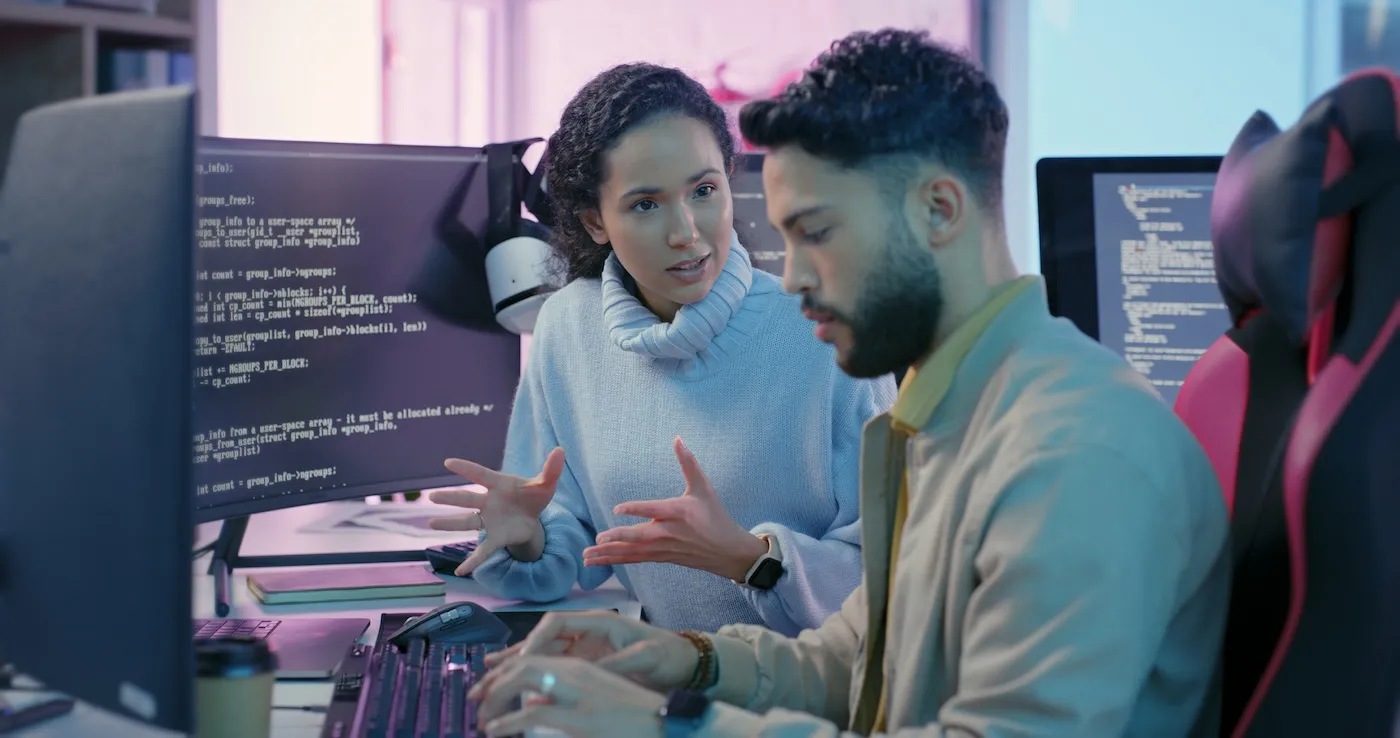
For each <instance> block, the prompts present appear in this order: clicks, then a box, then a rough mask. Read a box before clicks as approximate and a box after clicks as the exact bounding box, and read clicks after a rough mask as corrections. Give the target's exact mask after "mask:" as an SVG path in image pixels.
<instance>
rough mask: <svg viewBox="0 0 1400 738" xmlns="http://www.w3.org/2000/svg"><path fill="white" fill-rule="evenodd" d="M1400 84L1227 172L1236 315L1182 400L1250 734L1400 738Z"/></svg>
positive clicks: (1230, 296) (1247, 147) (1303, 123)
mask: <svg viewBox="0 0 1400 738" xmlns="http://www.w3.org/2000/svg"><path fill="white" fill-rule="evenodd" d="M1398 185H1400V77H1397V76H1396V75H1395V74H1394V73H1393V72H1390V71H1388V70H1382V69H1372V70H1363V71H1359V72H1356V73H1354V74H1352V75H1350V76H1349V77H1347V78H1346V79H1345V80H1344V81H1343V82H1342V83H1341V84H1339V85H1338V86H1337V87H1335V88H1333V89H1332V90H1330V91H1329V92H1328V93H1326V94H1325V95H1323V96H1322V97H1321V98H1319V99H1318V100H1317V101H1315V102H1314V103H1313V104H1312V105H1311V106H1310V107H1309V108H1308V110H1307V111H1306V112H1305V113H1304V114H1303V116H1302V118H1301V119H1300V120H1299V121H1298V122H1297V123H1296V124H1295V125H1294V126H1292V127H1291V128H1289V129H1287V130H1284V131H1279V130H1278V129H1277V126H1274V125H1273V124H1272V121H1270V120H1268V117H1267V116H1265V115H1263V114H1262V113H1260V114H1256V115H1255V116H1254V117H1253V118H1252V119H1251V120H1250V121H1249V123H1247V124H1246V125H1245V127H1244V129H1243V130H1242V131H1241V132H1240V134H1239V136H1238V137H1237V139H1236V141H1235V144H1234V145H1233V146H1232V147H1231V149H1230V152H1229V154H1228V155H1227V156H1226V157H1225V160H1224V161H1223V162H1222V164H1221V168H1220V172H1219V175H1218V179H1217V183H1216V191H1215V200H1214V205H1213V208H1212V218H1211V220H1212V238H1213V240H1214V242H1215V256H1216V274H1217V279H1218V281H1219V283H1220V288H1221V293H1222V296H1223V297H1224V298H1225V301H1226V304H1227V305H1228V306H1229V308H1230V311H1231V316H1232V318H1234V319H1235V321H1236V325H1235V327H1234V328H1233V329H1232V330H1231V331H1229V332H1228V333H1227V334H1226V335H1225V336H1223V337H1222V338H1221V339H1220V340H1219V341H1218V342H1217V343H1216V344H1215V345H1214V346H1212V347H1211V349H1210V350H1209V351H1208V352H1207V353H1206V355H1205V356H1203V357H1202V358H1201V360H1200V362H1199V363H1198V364H1197V365H1196V367H1194V368H1193V370H1192V372H1191V374H1190V375H1189V376H1188V378H1187V380H1186V383H1185V385H1184V386H1183V387H1182V391H1181V394H1180V395H1179V396H1178V400H1177V404H1176V409H1177V412H1178V413H1179V414H1180V415H1181V417H1182V418H1183V419H1184V420H1185V421H1186V423H1187V424H1188V425H1189V426H1190V427H1191V428H1192V430H1193V431H1194V432H1195V433H1196V435H1197V437H1198V438H1199V439H1200V440H1201V442H1202V444H1203V445H1205V446H1206V448H1207V452H1208V453H1209V454H1210V456H1211V459H1212V462H1213V463H1215V465H1216V470H1217V472H1218V473H1219V474H1220V475H1221V483H1222V487H1223V488H1224V490H1225V494H1226V499H1227V504H1228V505H1229V506H1230V509H1231V526H1232V536H1233V538H1234V543H1233V546H1234V552H1235V555H1236V560H1235V583H1234V590H1233V593H1232V602H1231V613H1230V621H1229V625H1228V626H1227V631H1226V638H1225V647H1224V654H1223V659H1224V660H1223V669H1224V674H1223V676H1224V719H1223V722H1222V730H1221V734H1222V735H1224V736H1230V737H1231V738H1263V737H1264V736H1279V735H1345V736H1348V737H1349V738H1350V737H1353V736H1355V737H1357V738H1363V737H1368V736H1378V737H1379V736H1386V737H1387V738H1389V737H1390V736H1392V735H1393V734H1394V731H1395V729H1396V727H1397V724H1396V721H1397V713H1396V711H1397V705H1400V432H1397V431H1400V421H1397V418H1400V186H1398Z"/></svg>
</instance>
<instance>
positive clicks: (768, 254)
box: [729, 153, 786, 279]
mask: <svg viewBox="0 0 1400 738" xmlns="http://www.w3.org/2000/svg"><path fill="white" fill-rule="evenodd" d="M729 191H730V192H731V193H733V195H734V223H735V226H736V227H737V230H738V231H739V239H740V240H741V241H743V243H744V247H745V248H746V249H748V252H749V258H750V259H752V260H753V265H754V266H755V267H757V268H759V269H762V270H763V271H765V272H769V273H770V274H773V275H774V276H776V277H778V278H779V279H782V277H783V262H784V261H785V260H786V259H785V257H784V253H785V251H784V249H785V248H786V247H785V246H784V245H783V234H781V233H779V232H778V229H776V228H774V227H773V224H772V223H770V222H769V221H768V203H767V201H766V200H765V199H764V197H763V154H759V153H745V154H739V155H738V156H736V157H734V175H733V176H732V177H730V179H729Z"/></svg>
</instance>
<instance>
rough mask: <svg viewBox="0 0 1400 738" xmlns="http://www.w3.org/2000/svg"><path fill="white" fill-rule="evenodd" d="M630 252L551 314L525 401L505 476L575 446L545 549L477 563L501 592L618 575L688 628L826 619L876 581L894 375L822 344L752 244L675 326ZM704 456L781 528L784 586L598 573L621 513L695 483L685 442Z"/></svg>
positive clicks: (775, 530) (543, 593)
mask: <svg viewBox="0 0 1400 738" xmlns="http://www.w3.org/2000/svg"><path fill="white" fill-rule="evenodd" d="M625 279H626V277H625V274H624V272H623V270H622V267H621V265H620V264H619V263H618V261H617V258H616V257H615V256H613V257H610V258H609V260H608V263H607V265H606V267H605V269H604V273H603V277H602V278H601V279H580V280H576V281H574V282H572V283H570V284H569V285H568V286H566V287H564V288H563V289H561V290H560V291H559V292H556V293H555V294H554V295H553V296H551V297H550V298H549V300H548V301H546V303H545V304H544V306H543V309H542V310H541V311H540V315H539V318H538V320H537V322H536V325H535V333H534V338H533V341H532V343H531V349H530V355H529V359H528V361H527V363H526V367H525V371H524V376H522V377H521V381H520V387H519V390H518V392H517V394H516V398H515V406H514V409H513V411H512V414H511V421H510V428H509V432H508V434H507V439H506V453H505V461H504V464H503V466H502V469H503V470H504V471H506V472H508V473H511V474H517V475H520V476H523V477H531V476H534V475H536V474H538V473H539V471H540V467H541V466H542V465H543V463H544V459H545V456H546V455H547V454H548V453H549V451H550V450H551V449H553V448H554V447H555V446H561V447H563V449H564V452H565V455H566V464H565V470H564V473H563V475H562V476H561V477H560V479H559V484H558V486H557V488H556V491H555V495H554V501H553V502H552V503H551V504H550V506H549V507H548V508H547V509H546V510H545V512H544V514H543V515H541V516H540V520H541V522H542V523H543V525H544V529H545V548H544V554H543V556H541V558H540V559H539V560H537V561H533V562H522V561H518V560H516V559H514V558H512V557H511V556H510V555H509V553H507V551H506V550H505V549H502V550H500V551H497V552H496V553H494V554H493V555H492V556H491V557H490V558H489V559H487V561H486V562H485V563H484V564H483V565H482V566H481V567H480V568H478V569H477V570H476V573H475V574H474V576H475V578H476V579H477V581H479V582H481V583H482V584H484V585H486V586H487V587H488V588H490V589H492V590H493V591H494V592H496V593H497V594H498V595H499V596H501V597H506V598H510V599H521V600H529V601H535V602H544V601H550V600H555V599H559V598H561V597H563V596H565V595H566V594H568V592H569V590H570V589H571V588H572V587H573V585H574V583H575V582H578V583H579V584H580V586H582V587H583V588H585V589H592V588H594V587H597V586H598V585H600V584H602V583H603V582H605V581H607V579H608V578H609V577H610V576H611V575H612V574H613V573H614V569H616V570H617V571H616V574H617V575H618V579H619V580H620V581H621V582H622V584H623V585H624V586H625V587H626V588H627V589H628V590H629V591H630V592H631V593H632V595H633V596H634V597H636V598H637V599H638V600H639V601H640V602H641V603H642V607H643V608H644V609H645V611H646V614H647V617H648V618H649V619H650V620H651V621H652V622H653V623H655V624H656V625H658V626H660V627H664V628H670V629H673V630H679V629H683V628H695V629H700V630H705V631H714V630H716V629H718V628H719V627H720V626H722V625H728V624H731V623H754V624H764V625H767V626H768V627H769V628H772V629H773V630H775V631H778V632H780V633H784V634H788V635H792V634H795V633H797V632H798V631H799V630H801V629H803V628H811V627H815V626H817V625H820V624H821V623H822V622H823V621H824V620H825V619H826V617H827V616H828V615H829V614H831V613H832V612H834V611H836V610H837V609H839V608H840V606H841V603H842V602H843V601H844V600H845V599H846V596H847V595H849V594H850V593H851V591H852V590H853V589H855V587H856V586H857V585H858V584H859V583H860V577H861V561H860V529H859V524H858V517H859V502H858V495H857V486H858V465H859V450H860V449H859V446H860V432H861V428H862V426H863V425H864V424H865V421H866V420H868V419H870V418H871V417H873V416H875V415H877V414H879V413H882V412H884V411H885V410H886V409H888V408H889V406H890V405H891V404H892V403H893V402H894V396H895V391H896V389H895V382H894V379H893V377H884V378H881V379H879V380H853V379H851V378H849V377H848V376H846V374H845V373H843V372H842V371H841V370H840V369H838V368H837V366H836V362H835V357H834V356H833V351H832V349H831V347H829V346H826V345H824V344H822V343H821V342H819V341H817V340H816V338H815V337H814V336H813V335H812V328H811V324H810V323H809V322H808V321H807V320H806V319H804V318H803V317H802V314H801V311H800V309H799V306H798V298H796V297H794V296H791V295H786V294H784V293H783V292H782V290H781V287H780V285H779V283H778V280H777V278H775V277H773V276H772V275H770V274H768V273H766V272H762V271H758V270H755V269H754V268H753V265H752V263H751V262H750V260H749V255H748V253H747V252H746V251H745V250H744V249H743V247H742V246H739V245H738V243H737V242H736V243H735V245H734V246H733V247H732V248H731V250H730V253H729V258H728V259H727V260H726V263H725V266H724V269H723V271H722V272H721V274H720V277H719V279H718V280H716V282H715V285H714V288H713V289H712V290H711V291H710V293H709V294H708V295H706V297H705V298H704V299H703V300H701V301H699V302H697V303H695V304H692V305H687V306H684V307H682V308H681V310H680V312H679V313H677V315H676V317H675V319H674V320H673V321H672V322H670V323H663V322H661V321H660V320H659V319H658V318H657V317H656V316H655V315H654V314H653V313H652V312H651V311H650V310H648V309H647V308H646V306H644V305H643V304H642V303H641V302H640V301H639V300H638V299H637V298H636V297H635V296H634V295H633V294H632V292H631V291H630V290H629V289H628V287H627V284H626V282H625V281H624V280H625ZM678 435H679V436H680V437H681V438H683V439H684V440H685V443H686V445H687V446H688V447H689V448H690V450H691V451H693V452H694V453H695V455H696V457H697V458H698V459H699V462H700V466H701V468H702V469H703V470H704V472H705V475H706V476H707V477H708V478H709V480H710V482H711V483H712V484H713V485H714V488H715V490H716V491H717V493H718V494H719V496H720V498H721V499H722V500H723V501H724V505H725V508H726V510H728V512H729V515H730V516H731V517H732V518H733V519H734V521H735V522H737V523H738V524H739V525H741V526H743V527H744V528H745V529H748V530H750V531H751V532H753V533H755V534H759V533H767V534H770V535H772V536H774V537H776V539H777V541H778V544H779V547H780V549H781V553H782V557H783V566H784V568H785V573H784V575H783V576H782V578H781V579H779V581H778V584H777V586H775V587H774V588H773V589H771V590H769V591H767V592H759V591H755V590H751V589H749V588H747V587H742V586H740V585H738V584H736V583H734V582H732V581H729V580H728V579H725V578H723V577H720V576H717V575H715V574H711V573H709V572H705V571H699V570H695V569H689V568H686V567H682V566H676V565H673V564H628V565H625V566H619V567H586V566H584V565H583V557H582V552H583V549H584V548H586V547H588V546H591V545H593V543H594V538H595V536H596V535H597V533H598V532H600V531H603V530H607V529H608V528H611V527H614V526H622V525H631V524H633V523H638V522H643V521H642V520H641V519H639V518H634V517H630V516H615V515H613V512H612V510H613V507H614V506H615V505H617V504H618V503H621V502H627V501H633V500H659V499H666V498H670V497H675V496H677V495H679V494H681V492H682V491H683V490H684V489H685V480H684V479H683V478H682V475H681V469H680V465H679V463H678V462H677V461H676V457H675V452H674V451H673V449H672V447H671V444H672V440H673V439H674V438H675V437H676V436H678Z"/></svg>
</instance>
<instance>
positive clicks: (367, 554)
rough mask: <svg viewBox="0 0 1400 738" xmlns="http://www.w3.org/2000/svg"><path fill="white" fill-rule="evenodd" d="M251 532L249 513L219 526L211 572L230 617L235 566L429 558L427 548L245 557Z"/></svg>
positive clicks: (221, 610) (217, 603)
mask: <svg viewBox="0 0 1400 738" xmlns="http://www.w3.org/2000/svg"><path fill="white" fill-rule="evenodd" d="M247 532H248V518H247V516H242V517H237V518H228V519H226V520H224V522H223V525H222V526H221V527H220V528H219V537H218V539H217V540H215V541H214V548H213V555H212V557H211V558H210V560H209V573H210V574H212V575H214V614H215V615H217V616H218V617H221V618H222V617H227V616H228V613H229V579H231V577H230V575H231V574H232V573H233V570H234V569H239V568H243V569H257V568H262V567H271V566H331V565H334V564H383V563H387V562H394V561H427V559H428V554H427V552H426V551H425V550H424V549H417V550H413V551H345V552H341V553H315V554H282V555H277V556H244V555H242V554H241V553H239V551H240V550H241V549H242V548H243V535H244V534H245V533H247Z"/></svg>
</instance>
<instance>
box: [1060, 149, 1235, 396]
mask: <svg viewBox="0 0 1400 738" xmlns="http://www.w3.org/2000/svg"><path fill="white" fill-rule="evenodd" d="M1219 167H1220V157H1214V156H1202V157H1112V158H1046V159H1041V160H1040V161H1039V162H1037V163H1036V169H1035V174H1036V189H1037V191H1038V200H1039V210H1040V271H1041V274H1042V275H1044V278H1045V285H1046V289H1047V292H1048V297H1049V304H1050V311H1051V312H1052V313H1054V314H1055V315H1059V316H1062V317H1065V318H1068V319H1069V320H1071V321H1073V322H1074V324H1075V325H1077V326H1078V327H1079V329H1080V330H1082V331H1083V332H1084V333H1086V334H1088V335H1089V336H1091V337H1093V338H1095V339H1097V340H1098V341H1099V342H1100V343H1102V344H1103V345H1105V346H1107V347H1109V348H1110V349H1113V350H1114V351H1116V352H1118V353H1119V354H1121V355H1123V356H1124V357H1125V358H1126V359H1127V360H1128V362H1129V363H1130V364H1132V365H1133V367H1134V368H1136V369H1137V370H1138V371H1140V372H1142V373H1143V374H1145V375H1146V376H1147V377H1148V379H1149V380H1151V382H1152V384H1153V385H1155V386H1156V388H1157V390H1158V392H1159V393H1160V394H1161V395H1162V397H1163V398H1164V399H1166V400H1167V401H1168V402H1170V403H1174V402H1175V401H1176V395H1177V392H1178V391H1179V389H1180V387H1181V384H1182V382H1183V381H1184V380H1185V379H1186V375H1187V373H1188V372H1189V371H1190V370H1191V367H1192V365H1194V364H1195V363H1196V360H1197V359H1198V358H1200V356H1201V354H1203V353H1205V351H1206V349H1207V348H1209V347H1210V345H1211V344H1212V343H1214V342H1215V340H1216V339H1217V338H1219V337H1220V336H1221V335H1222V334H1223V333H1224V332H1225V331H1226V330H1228V329H1229V327H1230V319H1229V314H1228V312H1227V311H1226V309H1225V303H1224V300H1223V299H1222V297H1221V295H1220V289H1219V287H1218V286H1217V285H1216V280H1215V266H1214V255H1213V253H1212V250H1211V235H1210V206H1211V196H1212V194H1213V192H1214V189H1215V172H1216V170H1217V169H1218V168H1219Z"/></svg>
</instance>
